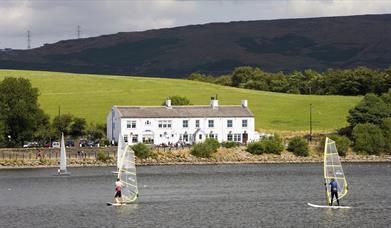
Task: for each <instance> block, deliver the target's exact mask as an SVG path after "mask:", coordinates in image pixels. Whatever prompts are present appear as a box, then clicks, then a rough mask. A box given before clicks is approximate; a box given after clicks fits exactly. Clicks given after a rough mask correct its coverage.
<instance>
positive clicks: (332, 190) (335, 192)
mask: <svg viewBox="0 0 391 228" xmlns="http://www.w3.org/2000/svg"><path fill="white" fill-rule="evenodd" d="M329 185H330V193H331V201H330V206H333V201H334V196H335V199H336V200H337V204H338V206H339V199H338V183H337V182H336V181H335V179H334V178H332V179H331V182H330V183H329Z"/></svg>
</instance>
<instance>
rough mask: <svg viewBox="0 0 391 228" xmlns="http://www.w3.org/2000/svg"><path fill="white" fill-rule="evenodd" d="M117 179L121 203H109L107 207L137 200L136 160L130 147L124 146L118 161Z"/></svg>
mask: <svg viewBox="0 0 391 228" xmlns="http://www.w3.org/2000/svg"><path fill="white" fill-rule="evenodd" d="M118 179H119V181H120V182H121V183H122V186H123V187H122V203H121V204H120V203H110V202H108V203H107V205H108V206H119V205H124V204H130V203H135V202H136V201H137V198H138V187H137V174H136V159H135V154H134V151H133V150H132V148H131V146H129V145H126V146H125V149H124V151H123V153H122V156H121V158H120V161H119V168H118Z"/></svg>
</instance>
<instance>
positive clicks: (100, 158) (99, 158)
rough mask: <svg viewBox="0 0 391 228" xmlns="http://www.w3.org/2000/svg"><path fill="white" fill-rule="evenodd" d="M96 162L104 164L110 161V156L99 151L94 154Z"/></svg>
mask: <svg viewBox="0 0 391 228" xmlns="http://www.w3.org/2000/svg"><path fill="white" fill-rule="evenodd" d="M96 160H97V161H102V162H106V161H108V160H110V156H109V155H108V154H106V153H105V152H102V151H99V152H98V153H97V154H96Z"/></svg>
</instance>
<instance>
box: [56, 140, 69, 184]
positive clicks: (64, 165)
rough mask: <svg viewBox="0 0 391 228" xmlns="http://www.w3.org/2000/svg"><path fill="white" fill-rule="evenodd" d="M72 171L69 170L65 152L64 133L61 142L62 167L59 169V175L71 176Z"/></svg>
mask: <svg viewBox="0 0 391 228" xmlns="http://www.w3.org/2000/svg"><path fill="white" fill-rule="evenodd" d="M70 174H71V173H70V172H68V171H67V154H66V152H65V141H64V133H62V134H61V144H60V168H59V169H58V170H57V175H59V176H69V175H70Z"/></svg>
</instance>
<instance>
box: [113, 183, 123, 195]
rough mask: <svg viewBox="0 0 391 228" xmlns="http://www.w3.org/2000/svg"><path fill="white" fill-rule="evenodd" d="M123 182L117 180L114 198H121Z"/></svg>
mask: <svg viewBox="0 0 391 228" xmlns="http://www.w3.org/2000/svg"><path fill="white" fill-rule="evenodd" d="M121 192H122V183H121V182H120V181H117V182H115V196H114V198H117V197H118V198H121V197H122V193H121Z"/></svg>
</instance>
